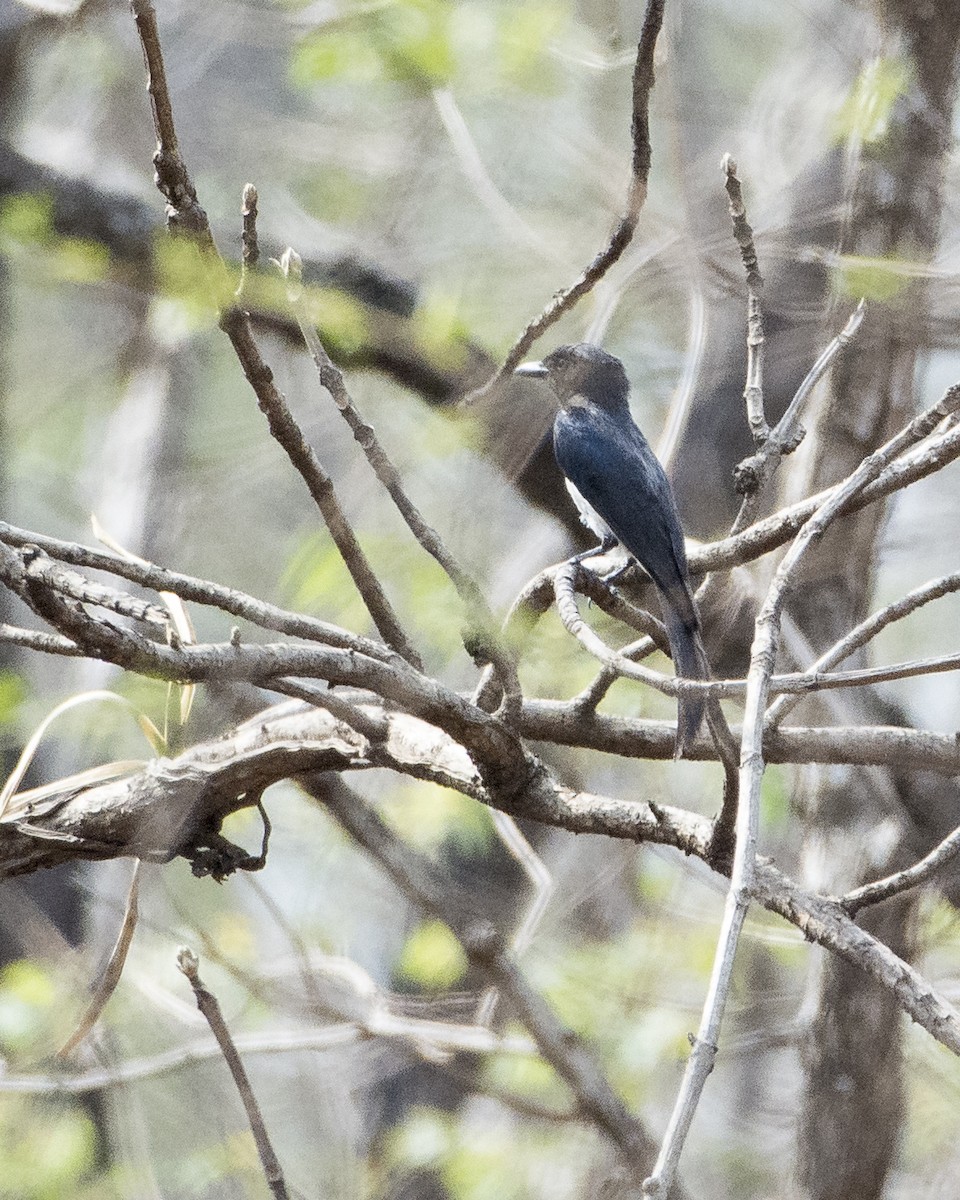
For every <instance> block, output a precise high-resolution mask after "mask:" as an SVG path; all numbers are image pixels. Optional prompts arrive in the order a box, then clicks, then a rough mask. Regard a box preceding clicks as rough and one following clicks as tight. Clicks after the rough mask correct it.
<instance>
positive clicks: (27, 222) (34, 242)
mask: <svg viewBox="0 0 960 1200" xmlns="http://www.w3.org/2000/svg"><path fill="white" fill-rule="evenodd" d="M0 252H2V253H3V254H6V255H12V254H17V253H18V252H19V253H21V254H25V253H29V256H30V265H31V268H32V269H33V270H34V271H37V272H40V273H43V274H45V275H47V276H48V277H50V278H51V279H53V280H57V281H60V282H63V283H78V284H85V283H101V282H102V281H103V280H104V279H106V277H107V273H108V271H109V269H110V251H109V250H108V249H107V248H106V247H105V246H103V245H101V244H100V243H99V242H93V241H89V240H87V239H85V238H77V237H65V236H63V235H61V234H58V233H57V232H56V231H55V230H54V227H53V199H52V197H51V196H49V195H47V194H44V193H42V192H20V193H14V194H12V195H8V196H5V197H3V198H2V199H0Z"/></svg>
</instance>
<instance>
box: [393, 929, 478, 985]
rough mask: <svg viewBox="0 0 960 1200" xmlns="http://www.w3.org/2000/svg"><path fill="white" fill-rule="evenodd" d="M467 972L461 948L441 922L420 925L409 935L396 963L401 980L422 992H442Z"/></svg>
mask: <svg viewBox="0 0 960 1200" xmlns="http://www.w3.org/2000/svg"><path fill="white" fill-rule="evenodd" d="M466 970H467V956H466V954H465V953H464V950H463V947H462V946H461V945H460V943H459V942H458V941H457V939H456V938H455V937H454V935H453V933H452V932H451V930H450V927H449V926H448V925H445V924H444V922H443V921H435V920H429V921H422V922H421V923H420V924H419V925H418V926H417V927H416V929H414V930H413V932H412V933H411V934H410V936H409V937H408V938H407V940H406V942H405V943H404V946H403V949H402V950H401V951H400V957H399V958H398V960H397V974H398V976H399V977H400V979H402V980H405V981H406V982H408V983H413V984H416V985H417V987H418V988H419V989H422V990H423V991H427V992H430V991H433V992H437V991H444V990H446V989H447V988H451V987H453V986H454V984H455V983H457V981H458V980H460V979H462V978H463V976H464V974H465V973H466Z"/></svg>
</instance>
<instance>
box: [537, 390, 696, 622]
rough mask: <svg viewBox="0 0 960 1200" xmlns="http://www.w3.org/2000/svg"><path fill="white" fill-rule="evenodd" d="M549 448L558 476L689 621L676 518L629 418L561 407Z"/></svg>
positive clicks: (665, 485) (659, 471) (656, 466)
mask: <svg viewBox="0 0 960 1200" xmlns="http://www.w3.org/2000/svg"><path fill="white" fill-rule="evenodd" d="M554 452H555V454H556V458H557V463H558V465H559V467H560V469H561V471H563V473H564V475H566V477H567V478H568V479H569V480H570V481H571V483H573V484H574V486H575V487H576V488H577V490H578V491H579V492H580V494H581V495H582V496H583V498H584V499H585V500H586V501H587V502H588V503H589V504H590V505H591V506H592V507H593V508H595V509H596V511H597V513H598V514H599V515H600V517H602V518H603V520H604V521H605V522H606V524H607V525H609V526H610V529H611V530H612V531H613V533H614V534H615V536H616V538H617V540H618V541H619V542H620V543H621V544H622V545H623V546H624V547H625V548H626V549H627V550H628V551H629V552H630V553H631V554H632V555H633V556H634V558H635V559H636V560H637V561H638V562H639V563H640V565H641V566H642V567H643V568H644V570H645V571H646V572H647V573H648V574H649V575H650V577H651V578H652V579H653V582H654V583H655V584H656V585H657V587H658V589H659V590H660V591H661V592H663V593H664V594H665V596H666V597H667V599H668V600H669V602H670V604H671V606H672V607H674V608H675V609H676V610H677V611H678V615H681V616H682V617H683V618H684V619H685V620H690V621H692V622H693V623H696V616H695V609H694V607H693V603H692V599H691V597H690V585H689V582H688V580H687V559H686V551H685V549H684V544H683V533H682V531H681V527H680V518H679V516H678V515H677V508H676V504H675V502H674V499H673V492H672V490H671V488H670V484H669V482H668V481H667V477H666V475H665V474H664V471H663V468H662V467H661V466H660V463H659V462H658V461H657V458H656V456H655V455H654V453H653V451H652V450H651V449H650V446H649V445H648V443H647V440H646V438H644V436H643V434H642V433H641V432H640V430H639V429H638V428H637V427H636V425H634V424H633V422H632V421H630V422H624V421H619V420H616V421H615V420H612V419H611V418H610V417H608V416H607V415H606V414H605V413H602V412H597V411H596V410H595V409H588V408H574V409H571V410H569V411H565V412H561V413H560V414H559V415H558V416H557V419H556V422H555V424H554Z"/></svg>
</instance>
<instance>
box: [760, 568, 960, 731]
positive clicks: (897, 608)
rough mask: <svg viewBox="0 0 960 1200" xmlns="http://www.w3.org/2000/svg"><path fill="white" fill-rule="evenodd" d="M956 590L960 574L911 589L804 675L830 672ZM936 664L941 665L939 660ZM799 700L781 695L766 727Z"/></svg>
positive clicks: (959, 582)
mask: <svg viewBox="0 0 960 1200" xmlns="http://www.w3.org/2000/svg"><path fill="white" fill-rule="evenodd" d="M958 589H960V571H957V572H955V573H954V574H953V575H943V576H941V577H940V578H939V579H932V580H930V582H929V583H925V584H923V586H922V587H918V588H914V590H913V591H911V592H908V593H907V594H906V595H905V596H902V597H901V598H900V599H899V600H895V601H894V602H893V604H888V605H887V606H886V607H885V608H882V609H880V611H879V612H875V613H871V615H870V616H869V617H867V618H866V620H864V621H861V622H860V624H859V625H857V626H855V627H854V628H853V629H851V630H850V632H849V633H847V634H845V635H844V636H843V637H842V638H841V639H840V640H839V641H838V642H836V643H835V644H834V645H833V646H831V647H830V649H829V650H826V651H825V652H824V653H823V654H821V655H820V657H819V658H818V659H817V660H816V662H814V663H812V664H811V666H810V667H808V669H807V671H806V672H805V674H808V675H816V674H819V673H820V672H822V671H829V669H830V668H831V667H833V666H836V664H837V663H840V662H843V660H844V659H845V658H848V657H849V656H850V655H851V654H853V653H854V651H856V650H859V649H861V647H863V646H865V645H866V644H867V643H868V642H870V641H872V640H873V638H875V637H876V636H877V634H879V633H880V631H881V630H883V629H886V627H887V626H888V625H892V624H893V623H894V622H895V621H901V620H903V618H904V617H907V616H909V615H910V613H912V612H915V611H916V610H917V609H918V608H921V607H922V606H923V605H924V604H929V603H930V602H931V601H932V600H939V599H940V597H941V596H947V595H949V594H950V593H951V592H955V591H957V590H958ZM939 661H941V662H942V660H939ZM897 678H903V676H897ZM800 700H801V697H800V696H780V697H779V698H778V699H777V700H776V701H775V702H774V703H773V704H771V705H770V708H769V709H768V710H767V718H766V723H767V727H768V728H772V727H773V726H774V725H777V724H779V722H781V721H782V720H783V719H784V718H785V717H786V716H787V715H788V714H789V713H790V712H792V711H793V709H794V708H796V706H797V705H798V704H799V703H800Z"/></svg>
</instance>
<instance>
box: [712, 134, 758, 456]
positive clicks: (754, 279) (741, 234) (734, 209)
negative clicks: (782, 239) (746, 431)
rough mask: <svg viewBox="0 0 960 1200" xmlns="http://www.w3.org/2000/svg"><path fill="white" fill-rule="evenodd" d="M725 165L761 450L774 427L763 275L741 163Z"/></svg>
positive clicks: (747, 398) (748, 392) (747, 395)
mask: <svg viewBox="0 0 960 1200" xmlns="http://www.w3.org/2000/svg"><path fill="white" fill-rule="evenodd" d="M721 165H722V167H723V172H724V176H725V180H726V182H725V186H726V189H727V196H728V197H729V201H730V216H731V217H732V218H733V236H734V238H735V239H736V242H737V245H738V246H739V247H740V257H741V258H742V259H743V266H744V270H745V271H746V273H747V381H746V386H745V387H744V391H743V399H744V402H745V403H746V406H747V423H748V424H749V426H750V432H751V433H752V434H753V442H754V445H755V446H756V447H757V449H760V448H761V447H762V446H763V445H764V444H765V443H766V440H767V438H768V437H769V436H770V426H769V425H768V424H767V418H766V416H765V415H764V411H763V313H762V311H761V308H760V294H761V292H762V291H763V276H762V275H761V274H760V264H759V263H758V261H757V248H756V246H755V245H754V241H753V230H752V229H751V228H750V223H749V221H748V220H747V210H746V206H745V205H744V203H743V191H742V189H741V187H740V180H739V179H738V178H737V164H736V163H735V162H734V160H733V158H732V157H731V156H730V155H729V154H725V155H724V156H723V162H722V164H721Z"/></svg>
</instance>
